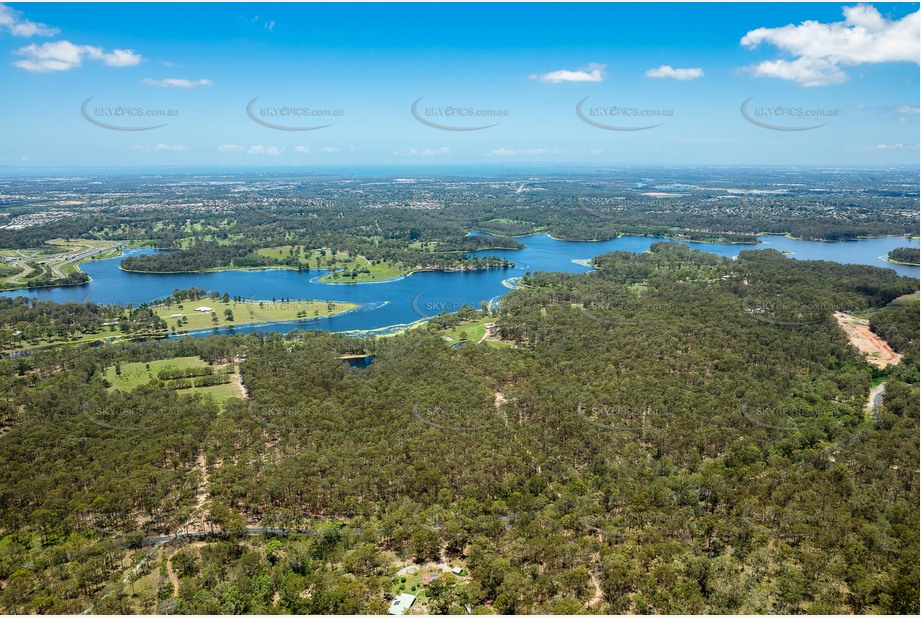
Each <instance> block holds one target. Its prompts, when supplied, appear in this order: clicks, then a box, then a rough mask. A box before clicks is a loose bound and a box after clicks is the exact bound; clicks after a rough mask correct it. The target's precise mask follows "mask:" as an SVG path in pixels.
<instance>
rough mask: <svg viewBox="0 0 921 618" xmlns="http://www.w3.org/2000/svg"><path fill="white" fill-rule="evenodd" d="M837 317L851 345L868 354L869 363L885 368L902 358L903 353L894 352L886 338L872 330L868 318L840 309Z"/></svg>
mask: <svg viewBox="0 0 921 618" xmlns="http://www.w3.org/2000/svg"><path fill="white" fill-rule="evenodd" d="M835 319H836V320H838V326H840V327H841V328H842V329H844V332H845V333H846V334H847V337H848V339H850V341H851V345H852V346H854V347H855V348H857V349H858V350H860V351H861V352H863V353H864V354H866V356H867V362H868V363H872V364H874V365H876V366H877V367H880V368H883V367H888V366H889V365H896V364H898V363H899V361H901V360H902V355H901V354H898V353H896V352H894V351H893V350H892V348H890V347H889V344H888V343H886V342H885V340H883V339H882V338H881V337H880V336H879V335H877V334H876V333H874V332H873V331H871V330H870V325H869V322H868V321H867V320H861V319H860V318H855V317H854V316H852V315H850V314H847V313H841V312H840V311H836V312H835Z"/></svg>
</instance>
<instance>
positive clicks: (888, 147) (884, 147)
mask: <svg viewBox="0 0 921 618" xmlns="http://www.w3.org/2000/svg"><path fill="white" fill-rule="evenodd" d="M850 150H851V152H887V151H892V150H918V144H876V145H874V146H859V147H857V148H851V149H850Z"/></svg>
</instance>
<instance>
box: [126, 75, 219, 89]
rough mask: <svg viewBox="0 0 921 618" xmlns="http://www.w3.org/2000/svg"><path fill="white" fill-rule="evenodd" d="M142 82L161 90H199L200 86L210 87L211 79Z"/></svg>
mask: <svg viewBox="0 0 921 618" xmlns="http://www.w3.org/2000/svg"><path fill="white" fill-rule="evenodd" d="M141 82H143V83H145V84H147V85H148V86H158V87H160V88H197V87H198V86H210V85H211V80H210V79H196V80H192V79H176V78H172V77H170V78H167V79H151V78H149V77H148V78H144V79H142V80H141Z"/></svg>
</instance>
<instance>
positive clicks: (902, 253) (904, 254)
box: [886, 247, 921, 266]
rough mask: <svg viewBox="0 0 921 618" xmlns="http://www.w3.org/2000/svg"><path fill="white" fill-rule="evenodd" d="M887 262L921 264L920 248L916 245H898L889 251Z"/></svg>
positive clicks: (909, 264)
mask: <svg viewBox="0 0 921 618" xmlns="http://www.w3.org/2000/svg"><path fill="white" fill-rule="evenodd" d="M886 261H887V262H892V263H893V264H907V265H908V266H919V265H921V249H918V248H917V247H899V248H897V249H893V250H892V251H890V252H889V255H888V256H887V257H886Z"/></svg>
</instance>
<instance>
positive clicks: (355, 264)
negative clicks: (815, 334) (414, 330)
mask: <svg viewBox="0 0 921 618" xmlns="http://www.w3.org/2000/svg"><path fill="white" fill-rule="evenodd" d="M297 249H300V251H297ZM256 253H257V254H258V255H261V256H264V257H269V258H272V259H276V260H284V259H287V258H291V257H293V256H296V257H297V263H298V264H303V265H306V266H309V267H310V268H313V269H325V270H330V271H332V272H330V273H329V274H326V275H324V276H323V278H322V279H320V281H321V282H323V283H368V282H371V281H387V280H388V279H394V278H396V277H399V276H401V275H406V274H409V273H410V272H412V269H411V268H409V267H408V266H406V264H403V263H402V262H380V263H377V264H373V263H372V262H371V261H370V260H368V259H367V258H366V257H365V256H363V255H354V256H353V255H351V254H349V253H346V252H339V253H335V254H333V252H332V251H330V250H328V249H306V250H305V249H304V248H303V247H300V248H299V247H296V246H294V245H282V246H280V247H266V248H263V249H257V250H256Z"/></svg>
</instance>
